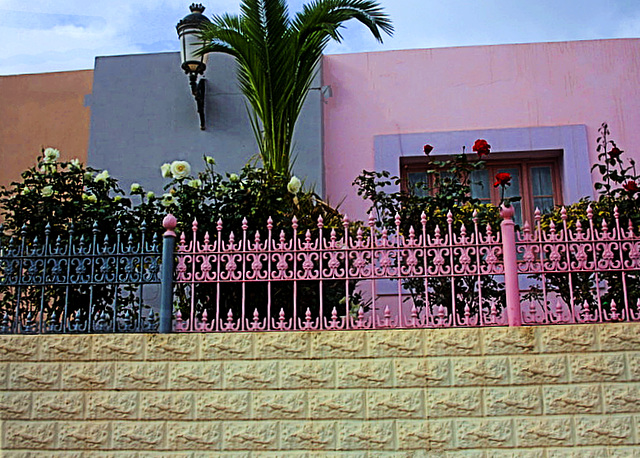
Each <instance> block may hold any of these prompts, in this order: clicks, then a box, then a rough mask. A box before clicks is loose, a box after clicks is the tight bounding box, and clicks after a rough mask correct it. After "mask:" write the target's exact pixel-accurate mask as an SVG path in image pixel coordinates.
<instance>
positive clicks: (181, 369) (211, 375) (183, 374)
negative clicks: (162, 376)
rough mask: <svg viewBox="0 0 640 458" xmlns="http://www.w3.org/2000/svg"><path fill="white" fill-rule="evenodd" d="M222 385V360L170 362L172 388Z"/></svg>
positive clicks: (206, 388)
mask: <svg viewBox="0 0 640 458" xmlns="http://www.w3.org/2000/svg"><path fill="white" fill-rule="evenodd" d="M221 387H222V363H221V362H218V361H197V362H191V361H188V362H172V363H170V364H169V388H170V389H172V390H211V389H217V388H221Z"/></svg>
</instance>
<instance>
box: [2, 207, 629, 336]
mask: <svg viewBox="0 0 640 458" xmlns="http://www.w3.org/2000/svg"><path fill="white" fill-rule="evenodd" d="M502 215H503V221H502V223H501V228H500V231H497V232H494V231H492V229H491V227H490V226H487V227H480V225H479V224H478V220H477V218H475V217H474V220H473V221H472V222H471V224H469V225H468V226H464V225H461V226H455V225H454V222H453V218H452V216H451V215H449V217H448V219H447V224H446V227H442V228H436V229H435V230H433V231H427V218H426V217H424V216H423V218H422V219H421V220H420V221H417V222H416V224H415V226H414V227H412V228H411V229H410V230H409V231H408V233H406V234H402V233H401V231H400V226H401V223H402V222H401V221H400V218H399V217H396V225H395V228H392V230H385V229H382V230H380V229H378V228H376V224H375V220H374V219H373V218H371V219H369V221H368V224H365V225H362V224H361V223H356V224H353V223H351V222H349V220H348V219H346V218H345V219H344V220H343V224H342V227H341V228H337V229H336V228H332V229H328V228H325V227H324V224H323V221H322V219H319V220H318V222H317V225H316V227H314V228H313V230H311V229H310V230H306V231H304V232H303V231H301V230H300V228H299V227H298V222H297V220H296V219H295V218H294V220H293V221H292V222H291V226H290V227H289V228H287V229H286V230H282V229H278V230H276V229H275V228H274V227H273V224H272V223H271V222H269V223H268V224H267V226H266V227H265V228H262V230H253V229H252V228H250V227H249V224H248V222H247V221H246V220H245V221H244V223H243V225H242V228H241V231H240V233H238V234H234V233H232V232H228V231H226V230H225V227H224V223H223V222H222V221H219V222H218V225H217V228H216V231H215V233H212V234H210V233H206V232H205V233H202V231H201V230H199V228H198V224H197V222H195V221H194V222H193V223H192V225H191V228H190V230H189V231H183V233H182V234H181V236H180V238H179V239H178V240H176V234H175V233H174V229H175V227H176V221H175V218H173V217H172V216H168V217H167V218H165V222H164V225H165V229H166V232H165V234H164V242H163V245H162V248H160V244H159V243H158V240H157V239H155V238H153V239H152V240H148V237H147V236H146V231H145V230H144V228H143V230H142V232H141V234H140V237H139V238H138V240H134V239H133V237H129V236H127V235H126V234H122V231H121V230H119V229H117V230H116V238H115V240H113V241H112V242H109V239H108V238H106V239H105V237H102V236H101V235H100V234H98V232H97V230H96V231H94V234H93V238H92V240H90V241H87V240H84V239H81V240H76V238H75V237H74V236H73V233H70V234H68V237H66V238H64V239H63V238H61V237H58V238H56V239H55V240H52V239H51V237H50V233H45V234H44V238H43V241H42V243H40V242H38V240H37V239H36V240H28V239H27V238H26V237H25V236H24V234H18V235H16V236H14V237H3V238H1V239H0V242H2V244H1V246H0V293H1V294H2V299H1V300H2V302H1V304H2V310H1V311H0V313H1V315H0V316H1V320H0V332H2V333H64V332H155V331H157V330H159V331H160V332H170V331H172V330H173V331H176V332H232V331H276V330H279V331H296V330H299V331H305V330H348V329H383V328H438V327H474V326H501V325H511V326H518V325H520V324H528V325H533V324H554V323H585V322H589V323H590V322H613V321H616V322H618V321H639V320H640V272H639V271H640V237H638V236H637V235H636V233H635V230H634V228H633V227H631V226H630V225H629V226H625V227H621V223H620V215H618V213H617V210H616V212H615V214H614V220H613V221H612V222H611V223H609V224H608V223H607V222H603V223H601V224H598V225H596V224H595V223H594V218H593V214H592V212H591V211H590V210H589V211H588V213H587V218H586V220H585V221H582V222H577V223H576V224H575V227H571V228H570V227H569V224H568V221H567V216H566V212H563V213H562V224H561V225H560V226H558V227H556V226H554V225H553V223H552V224H551V225H549V227H547V228H543V226H542V224H541V218H540V215H539V214H537V215H536V220H535V227H534V228H530V227H529V226H526V225H525V227H524V228H523V229H522V231H520V232H519V233H516V232H515V230H514V223H513V211H512V208H507V209H503V212H502ZM176 242H177V243H176Z"/></svg>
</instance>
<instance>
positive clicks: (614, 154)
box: [609, 146, 624, 159]
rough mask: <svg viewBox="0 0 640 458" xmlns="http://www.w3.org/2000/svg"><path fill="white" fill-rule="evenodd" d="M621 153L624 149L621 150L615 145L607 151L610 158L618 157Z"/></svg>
mask: <svg viewBox="0 0 640 458" xmlns="http://www.w3.org/2000/svg"><path fill="white" fill-rule="evenodd" d="M622 153H624V151H622V150H621V149H620V148H618V147H617V146H614V147H613V148H611V151H609V157H610V158H611V159H619V158H620V155H621V154H622Z"/></svg>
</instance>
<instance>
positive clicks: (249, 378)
mask: <svg viewBox="0 0 640 458" xmlns="http://www.w3.org/2000/svg"><path fill="white" fill-rule="evenodd" d="M223 367H224V388H226V389H234V390H236V389H241V390H242V389H254V390H255V389H266V388H276V387H277V386H278V385H277V384H278V363H276V362H275V361H255V362H248V361H229V362H225V363H224V365H223Z"/></svg>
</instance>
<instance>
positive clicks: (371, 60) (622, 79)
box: [323, 39, 640, 217]
mask: <svg viewBox="0 0 640 458" xmlns="http://www.w3.org/2000/svg"><path fill="white" fill-rule="evenodd" d="M323 84H325V85H331V87H332V91H333V97H331V98H330V99H328V102H327V104H326V105H325V110H324V129H325V136H324V141H325V143H324V163H325V180H326V189H327V197H328V199H329V200H330V202H333V203H337V202H340V201H341V200H343V199H344V203H343V204H342V207H341V208H342V209H343V210H344V211H346V212H347V213H348V214H350V215H353V216H356V217H360V216H362V214H363V209H364V208H365V207H364V205H363V202H362V201H361V199H360V198H359V197H357V196H356V195H355V190H354V189H353V188H352V186H351V183H352V181H353V180H354V178H355V177H356V176H357V175H358V174H359V172H360V171H362V170H363V169H367V170H372V169H374V168H379V165H380V164H379V162H380V161H379V160H378V164H376V159H375V158H376V151H375V146H374V142H375V139H376V137H379V136H389V135H404V134H414V135H413V136H412V138H413V143H411V142H409V143H407V142H404V143H402V142H400V143H402V145H404V146H402V147H401V149H402V151H398V152H397V154H398V156H411V155H420V154H422V152H421V146H422V144H423V143H430V133H434V132H437V133H444V132H449V131H489V132H490V131H492V130H498V131H499V130H500V129H512V130H511V131H510V132H515V133H516V134H517V133H519V132H520V130H518V128H525V129H531V128H539V127H548V126H576V125H580V126H586V138H587V141H586V148H583V149H588V152H587V151H585V152H584V155H585V157H584V158H583V159H580V158H577V159H576V160H575V161H574V162H573V163H572V164H578V167H584V168H587V169H588V168H589V163H588V162H589V161H590V162H591V163H592V162H593V161H594V160H595V159H596V152H595V149H596V137H597V129H598V127H599V126H600V124H601V123H602V122H603V121H606V122H608V123H609V126H610V129H611V131H612V135H613V138H614V139H615V140H616V141H617V143H618V144H619V145H620V147H621V148H622V149H624V150H625V151H626V152H627V154H630V155H635V156H637V157H640V154H639V153H640V150H638V149H637V148H636V145H638V144H640V39H617V40H597V41H579V42H563V43H536V44H518V45H497V46H474V47H461V48H441V49H420V50H403V51H388V52H377V53H360V54H344V55H329V56H325V57H324V60H323ZM538 131H540V129H538ZM421 133H424V136H423V137H424V139H422V135H420V134H421ZM415 134H418V135H415ZM487 135H489V134H487ZM510 137H514V135H511V136H510ZM457 138H462V137H457ZM465 138H467V137H465ZM468 138H469V139H470V140H469V141H470V142H472V141H473V139H471V136H468ZM487 140H488V141H489V143H491V144H492V146H493V147H494V151H501V150H502V151H513V150H514V148H515V149H516V150H520V149H526V148H527V147H528V148H531V149H536V148H537V147H541V148H542V147H543V146H540V145H537V144H536V140H531V139H530V138H529V139H528V140H526V141H525V143H528V144H526V145H521V147H520V146H518V145H515V146H514V144H513V141H512V142H511V143H512V144H509V145H508V146H507V145H506V144H505V145H501V144H499V142H498V144H496V141H492V138H487ZM465 141H466V140H465ZM514 141H515V140H514ZM400 143H399V144H400ZM505 143H508V142H506V141H505ZM516 143H517V142H516ZM434 146H435V147H436V150H435V151H437V150H438V147H439V145H438V144H434ZM440 146H441V151H439V153H440V154H452V153H456V152H458V151H459V148H460V147H462V144H459V145H456V146H455V148H456V149H455V150H447V151H442V145H440ZM466 146H467V148H470V147H471V143H466ZM451 148H452V147H451V145H448V146H447V147H446V148H445V149H451ZM377 154H378V159H380V154H388V149H387V152H386V153H384V152H383V153H381V152H380V151H378V152H377ZM393 154H395V153H393ZM385 160H386V161H387V163H393V162H394V161H396V158H395V157H392V158H386V159H385ZM383 162H384V161H383ZM573 167H575V165H570V164H568V163H567V164H565V169H566V170H565V172H564V173H565V175H568V174H569V173H570V172H571V170H569V169H571V168H573ZM585 173H586V172H585Z"/></svg>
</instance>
